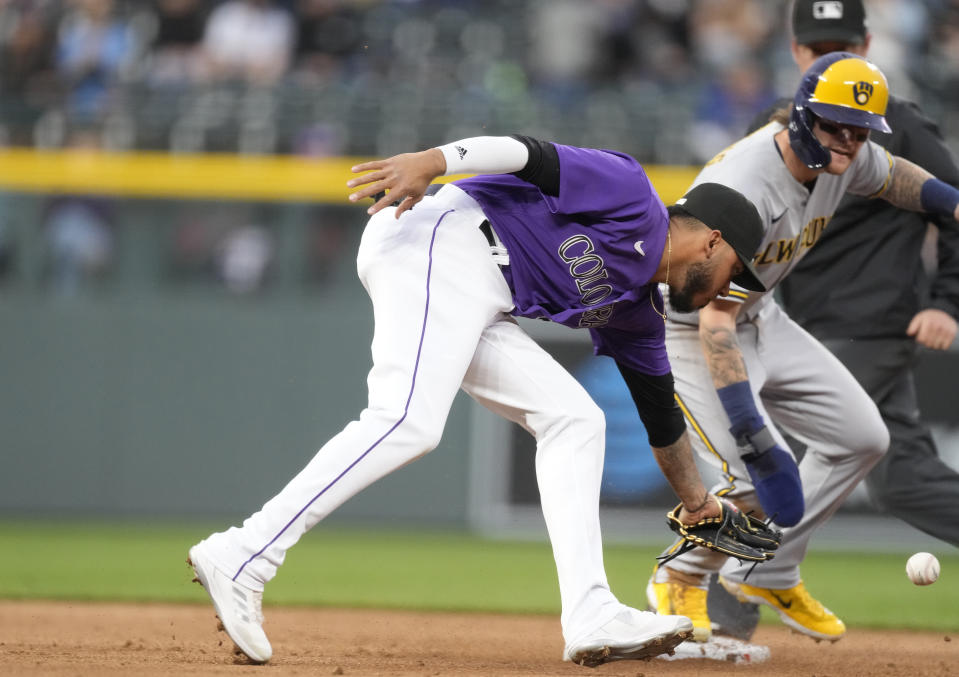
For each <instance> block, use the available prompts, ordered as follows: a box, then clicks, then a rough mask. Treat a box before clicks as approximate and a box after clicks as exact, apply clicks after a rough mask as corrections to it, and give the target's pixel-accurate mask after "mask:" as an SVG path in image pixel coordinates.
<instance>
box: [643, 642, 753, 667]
mask: <svg viewBox="0 0 959 677" xmlns="http://www.w3.org/2000/svg"><path fill="white" fill-rule="evenodd" d="M675 652H676V653H675V654H673V655H672V656H667V655H666V654H662V655H660V656H657V658H659V659H662V660H665V661H677V660H684V659H687V658H706V659H708V660H714V661H725V662H727V663H737V664H747V663H762V662H764V661H767V660H769V655H770V654H769V647H768V646H761V645H759V644H750V643H748V642H743V641H742V640H739V639H734V638H732V637H711V638H710V639H709V641H707V642H693V641H687V642H683V643H682V644H680V645H679V646H677V647H676V649H675Z"/></svg>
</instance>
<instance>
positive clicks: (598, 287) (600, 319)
mask: <svg viewBox="0 0 959 677" xmlns="http://www.w3.org/2000/svg"><path fill="white" fill-rule="evenodd" d="M558 253H559V257H560V258H561V259H562V260H563V261H564V262H566V263H568V264H569V274H570V275H571V276H572V278H573V281H574V282H575V283H576V289H577V290H579V302H580V303H581V304H583V305H584V306H595V305H598V304H600V303H602V302H603V301H605V300H606V299H607V298H609V295H610V294H612V293H613V287H612V285H610V284H607V283H604V282H602V280H606V279H608V278H609V272H608V271H607V270H606V262H605V261H603V258H602V257H601V256H600V255H599V254H597V253H596V247H595V246H594V245H593V241H592V240H590V239H589V238H588V237H587V236H585V235H573V236H572V237H570V238H567V239H566V240H565V241H564V242H563V243H562V244H561V245H560V246H559V249H558ZM612 312H613V306H612V305H609V306H606V307H604V308H595V309H592V310H587V311H586V312H584V313H583V316H582V317H581V318H580V320H579V326H580V327H601V326H603V325H604V324H606V323H607V322H608V321H609V316H610V315H611V314H612Z"/></svg>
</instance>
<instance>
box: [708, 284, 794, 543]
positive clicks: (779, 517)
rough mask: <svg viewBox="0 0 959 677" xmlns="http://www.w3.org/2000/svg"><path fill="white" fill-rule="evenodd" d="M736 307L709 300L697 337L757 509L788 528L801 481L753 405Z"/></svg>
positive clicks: (754, 400)
mask: <svg viewBox="0 0 959 677" xmlns="http://www.w3.org/2000/svg"><path fill="white" fill-rule="evenodd" d="M740 308H741V306H740V305H739V304H738V303H734V302H732V301H723V300H721V299H713V300H712V301H711V302H710V303H709V305H707V306H706V307H705V308H703V309H702V310H701V311H699V338H700V342H701V343H702V347H703V353H704V354H705V356H706V363H707V364H708V365H709V373H710V374H711V375H712V378H713V385H714V386H715V387H716V394H717V395H718V396H719V401H720V402H721V403H722V405H723V409H725V410H726V415H727V416H728V417H729V423H730V427H729V432H730V433H731V434H732V436H733V438H734V439H735V440H736V446H737V449H738V451H739V457H740V458H741V459H742V460H743V461H744V462H745V465H746V470H747V472H748V473H749V478H750V480H751V481H752V484H753V488H754V489H755V490H756V498H757V499H759V505H760V507H762V510H763V512H765V514H766V515H768V516H770V517H771V518H774V519H775V521H776V523H777V524H778V525H779V526H783V527H791V526H794V525H796V524H798V523H799V521H800V520H801V519H802V516H803V514H804V513H805V509H806V508H805V499H804V497H803V489H802V480H801V479H800V478H799V468H798V467H797V466H796V460H795V459H794V458H793V456H792V454H791V453H790V452H789V451H787V450H786V449H784V448H783V447H780V446H779V444H778V442H777V441H776V438H775V437H774V436H773V434H772V433H771V432H770V430H769V428H768V427H767V425H766V422H765V420H764V419H763V416H762V414H761V413H760V411H759V407H757V405H756V399H755V397H754V396H753V392H752V388H751V387H750V385H749V374H747V373H746V363H745V362H744V361H743V353H742V350H741V349H740V347H739V341H738V340H737V339H736V315H737V314H738V313H739V309H740Z"/></svg>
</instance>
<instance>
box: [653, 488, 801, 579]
mask: <svg viewBox="0 0 959 677" xmlns="http://www.w3.org/2000/svg"><path fill="white" fill-rule="evenodd" d="M682 508H683V506H682V504H679V505H678V506H676V507H675V508H674V509H673V510H671V511H669V512H668V513H666V523H667V524H668V525H669V528H670V529H672V530H673V531H675V532H676V533H677V534H678V535H679V537H680V538H681V539H682V545H681V546H680V547H679V548H677V549H676V550H674V551H673V552H671V553H669V554H668V555H664V556H663V557H660V558H659V559H660V563H663V564H665V563H666V562H668V561H669V560H671V559H673V558H674V557H678V556H679V555H681V554H683V553H684V552H686V551H688V550H692V549H693V548H695V547H696V546H700V547H703V548H709V549H710V550H715V551H716V552H721V553H723V554H724V555H729V556H730V557H735V558H736V559H738V560H740V561H741V562H756V563H759V562H765V561H766V560H770V559H772V558H773V554H774V551H775V550H776V548H778V547H779V543H780V541H781V540H782V532H781V531H778V530H777V529H773V528H771V527H770V526H769V525H768V524H766V523H765V522H763V521H761V520H758V519H756V518H755V517H752V516H751V515H745V514H743V513H742V511H740V510H739V508H737V507H736V506H734V505H733V504H732V503H730V502H729V501H726V500H723V499H719V510H720V513H719V516H718V517H709V518H706V519H703V520H700V521H699V522H696V523H695V524H683V523H682V522H681V521H680V519H679V513H680V511H681V510H682Z"/></svg>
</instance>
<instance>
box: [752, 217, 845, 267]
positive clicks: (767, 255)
mask: <svg viewBox="0 0 959 677" xmlns="http://www.w3.org/2000/svg"><path fill="white" fill-rule="evenodd" d="M828 224H829V217H825V216H820V217H817V218H815V219H813V220H812V221H810V222H809V223H807V224H806V225H805V226H804V227H803V229H802V231H800V232H799V234H797V235H796V237H792V238H789V239H788V240H773V241H772V242H770V243H769V244H768V245H766V249H764V250H763V252H762V253H761V254H759V256H757V257H756V265H757V266H761V265H764V264H769V263H785V262H787V261H792V260H793V258H794V257H796V256H799V254H800V253H802V252H803V251H805V250H806V249H809V248H810V247H812V246H813V245H814V244H816V243H817V242H818V241H819V238H820V237H822V232H823V231H824V230H825V229H826V226H827V225H828Z"/></svg>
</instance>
